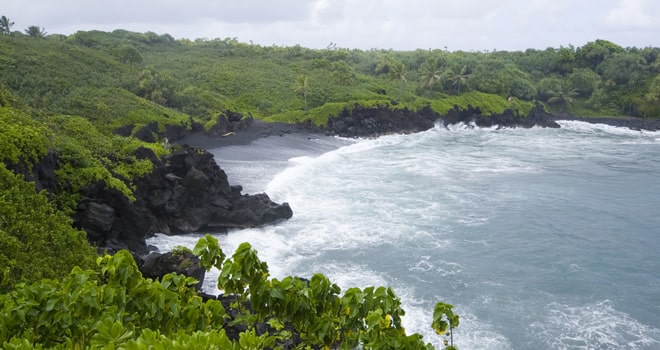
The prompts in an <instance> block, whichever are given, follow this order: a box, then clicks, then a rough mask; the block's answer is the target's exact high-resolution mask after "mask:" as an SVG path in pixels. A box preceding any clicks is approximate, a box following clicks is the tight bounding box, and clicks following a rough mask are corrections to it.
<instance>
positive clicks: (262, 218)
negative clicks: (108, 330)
mask: <svg viewBox="0 0 660 350" xmlns="http://www.w3.org/2000/svg"><path fill="white" fill-rule="evenodd" d="M138 153H139V155H138V156H139V157H140V158H143V159H151V160H152V161H153V162H154V167H155V169H154V170H153V171H152V172H151V173H149V174H147V175H146V176H143V177H142V178H140V179H138V180H136V181H135V185H136V190H135V191H134V195H135V201H131V200H129V199H128V198H126V197H125V196H124V195H123V194H121V193H120V192H119V191H117V190H114V189H109V188H106V186H104V185H103V184H102V183H98V184H92V185H90V186H87V187H85V188H84V189H83V190H82V195H83V200H82V201H81V202H80V204H79V206H78V210H77V212H76V213H75V215H74V225H76V226H77V227H80V228H82V229H84V230H85V231H86V232H87V233H88V238H89V239H90V241H91V242H92V243H94V244H95V245H96V246H98V247H100V248H103V247H109V248H112V249H111V250H116V249H118V248H128V249H129V250H131V251H132V252H134V253H135V254H137V255H138V256H141V255H145V254H146V253H147V252H148V250H147V246H146V244H145V238H146V237H148V236H149V235H151V234H153V233H157V232H162V233H166V234H179V233H189V232H194V231H198V230H201V229H207V228H212V229H214V230H219V231H222V230H225V229H227V228H246V227H256V226H261V225H265V224H269V223H273V222H276V221H278V220H283V219H288V218H290V217H291V216H292V215H293V212H292V210H291V207H290V206H289V205H288V204H287V203H283V204H278V203H274V202H273V201H271V200H270V198H269V197H268V196H267V195H266V194H257V195H246V194H241V191H242V188H241V187H240V186H230V185H229V183H228V181H227V175H226V174H225V172H224V171H223V170H222V169H220V167H219V166H218V165H217V164H216V163H215V160H214V159H213V155H212V154H211V153H208V152H206V151H205V150H201V149H194V148H184V149H182V150H180V151H176V152H174V153H172V154H169V155H166V156H164V157H163V158H162V159H160V160H159V159H158V158H157V157H156V156H155V154H153V152H151V151H150V150H148V149H140V150H138ZM110 246H111V247H110Z"/></svg>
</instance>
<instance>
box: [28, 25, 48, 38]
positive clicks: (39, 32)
mask: <svg viewBox="0 0 660 350" xmlns="http://www.w3.org/2000/svg"><path fill="white" fill-rule="evenodd" d="M25 34H27V35H28V36H31V37H33V38H43V37H45V36H46V34H48V33H46V30H45V29H44V28H41V27H39V26H29V27H28V28H27V29H26V30H25Z"/></svg>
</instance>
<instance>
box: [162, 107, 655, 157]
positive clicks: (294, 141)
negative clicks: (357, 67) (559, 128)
mask: <svg viewBox="0 0 660 350" xmlns="http://www.w3.org/2000/svg"><path fill="white" fill-rule="evenodd" d="M548 119H549V120H552V121H561V120H568V121H581V122H585V123H590V124H606V125H610V126H615V127H621V128H628V129H631V130H636V131H640V130H646V131H659V130H660V119H645V118H638V117H626V116H618V117H583V116H576V115H570V114H550V115H549V116H548ZM440 120H442V118H440V119H438V121H440ZM376 137H377V136H376ZM267 139H268V141H263V140H267ZM260 140H261V141H263V142H261V143H267V144H269V145H268V146H272V147H273V148H271V150H277V149H280V148H285V149H294V150H299V151H300V152H296V154H294V155H293V156H292V157H296V156H303V155H309V153H311V154H321V153H324V152H325V151H329V150H332V149H333V148H337V146H334V147H333V144H335V145H339V147H341V145H342V143H343V144H349V143H350V142H349V141H344V142H339V141H338V140H340V139H338V138H336V137H335V136H331V135H329V134H327V133H326V130H324V129H321V128H315V127H310V126H308V125H302V124H287V123H269V122H264V121H262V120H257V119H255V120H254V122H253V123H251V125H250V126H249V127H247V128H244V129H241V130H236V131H234V132H231V133H229V134H228V135H226V136H209V135H207V134H206V133H205V132H203V131H197V132H194V133H191V134H189V135H187V136H185V137H183V138H181V139H179V140H176V141H175V143H177V144H179V145H184V146H185V145H187V146H190V147H194V148H202V149H206V150H220V149H223V148H231V149H232V150H233V151H239V150H241V149H244V148H245V147H244V146H249V145H251V144H254V143H257V142H260ZM262 147H264V145H262ZM214 153H217V152H214ZM223 153H224V154H230V152H223ZM249 153H251V157H250V159H252V160H281V159H282V158H281V157H277V158H275V159H273V157H272V156H269V155H266V154H259V153H257V152H249ZM230 158H232V159H234V157H230ZM239 159H242V157H241V158H239ZM285 160H286V159H285Z"/></svg>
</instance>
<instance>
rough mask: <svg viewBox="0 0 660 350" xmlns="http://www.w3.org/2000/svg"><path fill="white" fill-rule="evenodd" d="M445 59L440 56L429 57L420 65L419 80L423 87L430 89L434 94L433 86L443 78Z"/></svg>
mask: <svg viewBox="0 0 660 350" xmlns="http://www.w3.org/2000/svg"><path fill="white" fill-rule="evenodd" d="M442 65H443V61H442V59H441V58H440V57H436V58H429V59H427V60H426V61H424V63H423V64H422V65H421V66H420V67H419V74H418V78H419V82H420V84H421V87H422V88H426V89H429V92H430V93H431V95H433V86H434V85H435V83H436V82H438V81H440V80H441V79H442Z"/></svg>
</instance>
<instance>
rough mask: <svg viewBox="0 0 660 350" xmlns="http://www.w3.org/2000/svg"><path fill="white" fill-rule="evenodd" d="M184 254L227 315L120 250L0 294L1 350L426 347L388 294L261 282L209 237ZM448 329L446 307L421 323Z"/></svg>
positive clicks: (255, 264) (250, 259) (450, 319)
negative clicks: (198, 264) (227, 298)
mask: <svg viewBox="0 0 660 350" xmlns="http://www.w3.org/2000/svg"><path fill="white" fill-rule="evenodd" d="M194 252H195V253H196V254H198V255H199V256H200V257H201V259H202V265H203V266H204V267H206V268H207V269H210V268H212V267H213V268H217V269H218V270H219V271H220V275H219V277H218V287H219V288H221V289H223V290H224V291H225V293H228V294H232V295H234V296H235V298H234V301H233V302H232V303H231V305H230V306H229V310H226V309H225V307H224V306H223V304H222V303H221V301H219V300H215V299H209V300H206V301H204V300H203V299H202V298H201V297H200V296H199V295H198V294H197V293H196V291H195V290H194V289H193V288H191V286H192V285H194V284H195V283H196V282H197V281H195V280H194V279H192V278H190V277H185V276H181V275H176V274H169V275H166V276H165V277H163V278H162V280H161V281H154V280H151V279H145V278H143V277H142V275H141V273H140V271H139V270H138V268H137V266H136V264H135V261H134V260H133V257H132V256H131V255H130V253H128V252H127V251H120V252H118V253H117V254H115V255H114V256H109V255H106V256H103V257H99V258H98V259H97V266H96V268H95V269H87V270H85V269H82V268H80V267H75V268H74V269H73V270H72V272H71V273H70V274H69V275H68V276H67V277H65V278H63V279H61V280H53V279H44V280H42V281H40V282H37V283H34V284H19V285H17V286H16V287H15V288H14V289H13V290H12V291H11V292H9V293H6V294H3V295H0V344H2V347H3V348H5V349H35V348H37V349H38V348H48V349H87V348H89V349H116V348H119V349H154V348H156V349H264V348H276V347H281V346H283V345H285V344H294V345H295V343H300V344H301V345H300V347H299V348H320V347H322V348H325V349H329V348H333V349H354V348H356V346H358V345H361V346H362V348H364V349H432V348H433V347H432V345H431V344H426V343H424V342H423V340H422V337H421V336H420V335H419V334H412V335H407V334H406V332H405V330H404V329H403V327H402V325H401V317H402V316H403V315H404V314H405V313H404V311H403V309H401V303H400V300H399V298H398V297H397V296H396V295H395V294H394V292H393V291H392V289H390V288H385V287H379V288H374V287H367V288H364V289H360V288H351V289H348V290H347V291H345V292H344V294H343V295H340V292H341V290H340V288H339V287H338V286H337V285H335V284H332V283H331V282H330V281H329V280H328V279H327V278H326V277H325V276H323V275H320V274H317V275H314V276H313V277H312V278H311V280H309V281H305V280H302V279H300V278H298V277H286V278H283V279H282V280H278V279H274V278H272V279H271V278H269V275H268V266H267V265H266V263H264V262H261V261H260V260H259V258H258V256H257V254H256V252H255V251H254V250H253V249H252V248H251V247H250V245H249V244H247V243H244V244H242V245H240V246H239V247H238V248H237V249H236V252H235V253H234V254H233V255H232V257H231V258H229V259H227V258H226V256H225V254H224V253H223V252H222V250H221V249H220V246H219V245H218V241H217V240H216V239H215V238H213V237H212V236H209V235H207V236H206V237H204V238H201V239H200V240H199V242H198V243H197V245H196V246H195V248H194ZM228 311H229V312H228ZM230 314H232V315H231V316H230ZM235 325H242V326H244V327H245V330H244V331H242V332H240V335H239V336H238V339H233V340H232V339H230V338H229V337H228V336H227V329H228V327H232V326H235ZM458 325H459V318H458V316H457V315H455V314H454V313H453V311H452V306H451V305H448V304H444V303H438V304H437V305H436V307H435V309H434V316H433V322H432V325H431V326H432V327H433V328H434V329H435V331H436V333H437V334H439V335H443V334H445V333H446V332H447V331H448V330H451V329H453V328H455V327H457V326H458ZM292 342H293V343H292ZM446 348H447V349H453V348H454V347H453V346H452V345H450V346H447V347H446Z"/></svg>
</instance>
